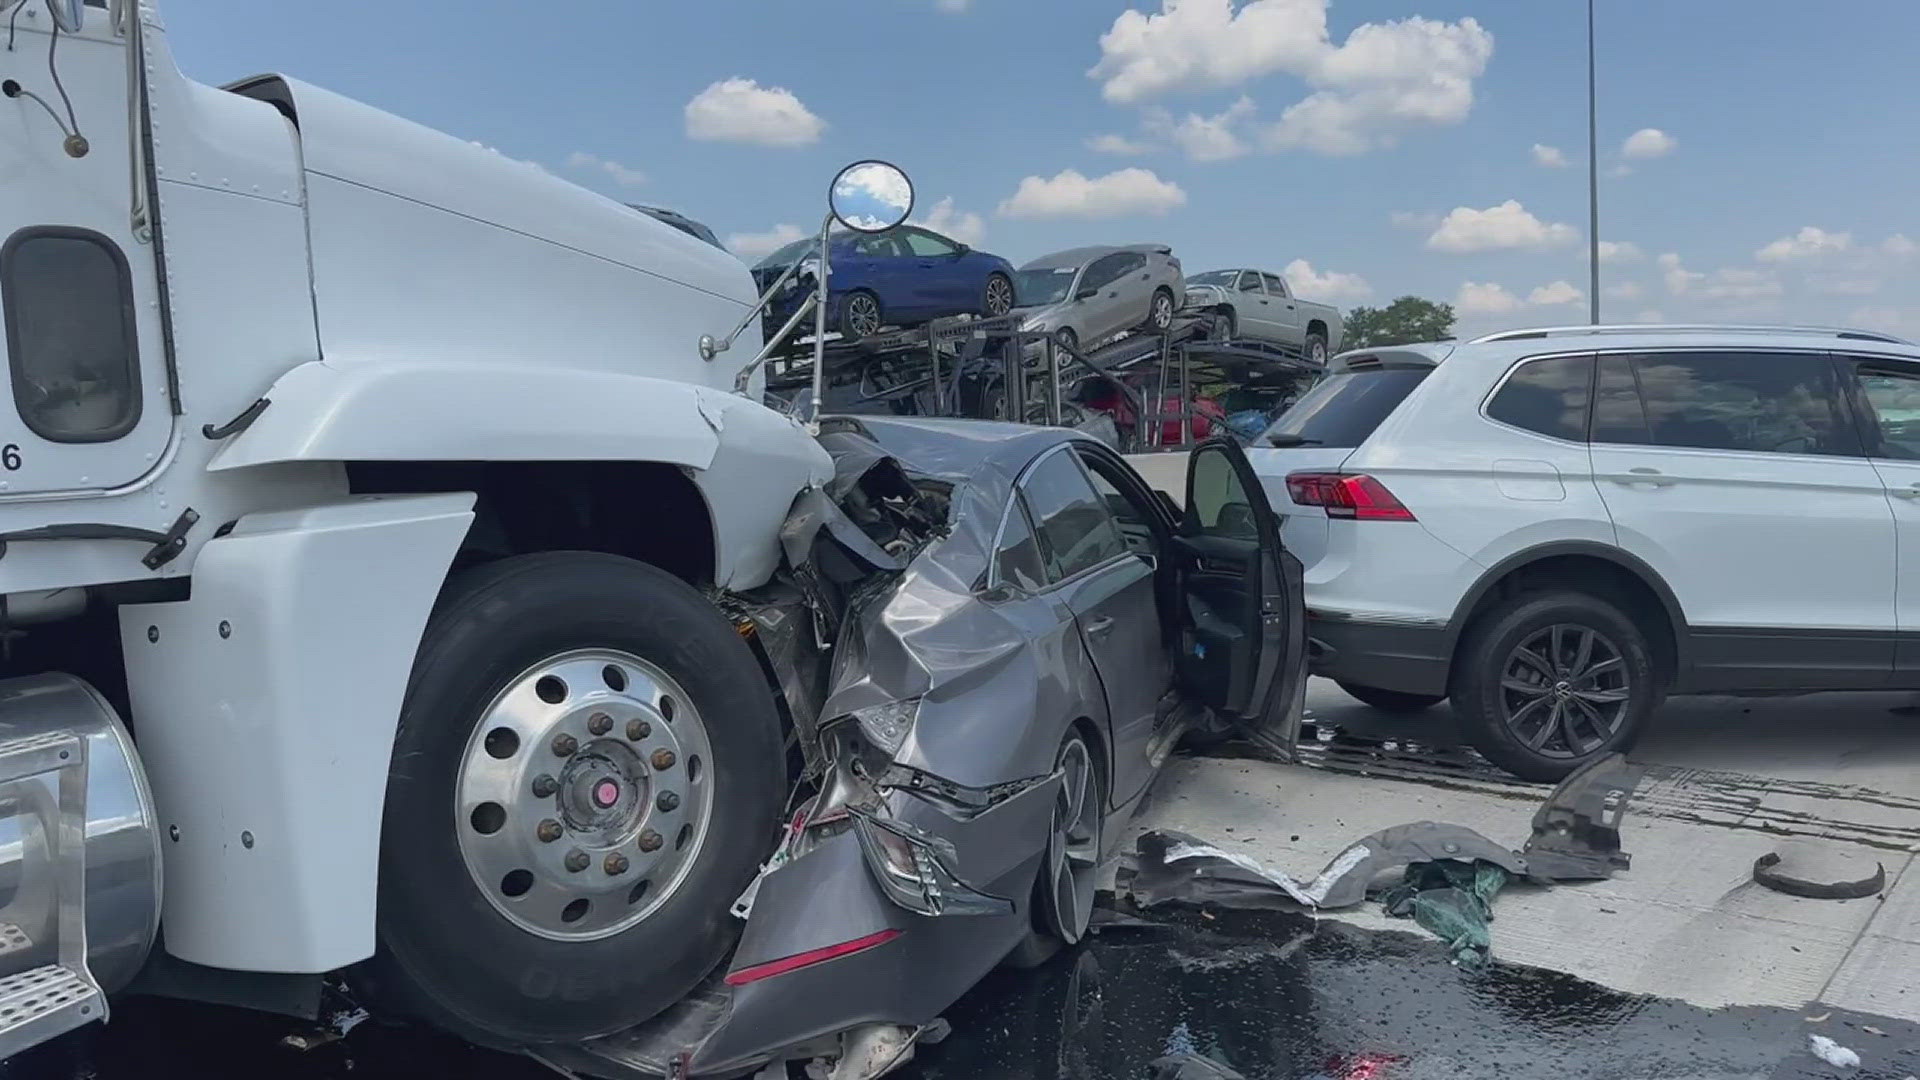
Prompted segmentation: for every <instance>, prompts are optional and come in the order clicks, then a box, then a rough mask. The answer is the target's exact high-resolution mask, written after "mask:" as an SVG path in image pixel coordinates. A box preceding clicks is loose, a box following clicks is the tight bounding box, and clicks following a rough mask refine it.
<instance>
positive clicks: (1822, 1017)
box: [1807, 1012, 1833, 1024]
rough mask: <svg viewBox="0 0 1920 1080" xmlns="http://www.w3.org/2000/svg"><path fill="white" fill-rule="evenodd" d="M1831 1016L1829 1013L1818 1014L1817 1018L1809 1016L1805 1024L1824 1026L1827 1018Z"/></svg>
mask: <svg viewBox="0 0 1920 1080" xmlns="http://www.w3.org/2000/svg"><path fill="white" fill-rule="evenodd" d="M1832 1015H1833V1014H1832V1013H1830V1012H1823V1013H1821V1014H1820V1015H1819V1016H1809V1017H1807V1023H1809V1024H1824V1023H1826V1022H1827V1017H1829V1016H1832Z"/></svg>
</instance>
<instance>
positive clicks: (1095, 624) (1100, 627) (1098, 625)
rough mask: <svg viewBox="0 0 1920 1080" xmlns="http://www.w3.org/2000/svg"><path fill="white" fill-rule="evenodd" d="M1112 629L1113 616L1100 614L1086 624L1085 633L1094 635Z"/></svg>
mask: <svg viewBox="0 0 1920 1080" xmlns="http://www.w3.org/2000/svg"><path fill="white" fill-rule="evenodd" d="M1112 629H1113V616H1111V615H1102V616H1100V617H1099V618H1097V619H1095V620H1093V621H1092V622H1089V623H1088V624H1087V633H1089V634H1093V635H1095V636H1096V637H1097V636H1099V635H1101V634H1104V633H1106V632H1107V631H1109V630H1112Z"/></svg>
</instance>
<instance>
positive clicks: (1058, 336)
mask: <svg viewBox="0 0 1920 1080" xmlns="http://www.w3.org/2000/svg"><path fill="white" fill-rule="evenodd" d="M1053 340H1054V341H1056V342H1058V343H1060V344H1062V345H1065V346H1066V347H1067V348H1069V349H1078V348H1079V347H1080V335H1079V334H1076V333H1074V332H1073V327H1071V326H1063V327H1061V328H1060V329H1058V330H1055V331H1054V332H1053ZM1068 359H1069V360H1070V359H1072V358H1071V357H1069V358H1068Z"/></svg>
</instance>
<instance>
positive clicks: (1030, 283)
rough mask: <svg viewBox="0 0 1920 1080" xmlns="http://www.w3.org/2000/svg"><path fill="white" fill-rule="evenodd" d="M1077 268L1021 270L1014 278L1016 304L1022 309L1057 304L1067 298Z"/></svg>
mask: <svg viewBox="0 0 1920 1080" xmlns="http://www.w3.org/2000/svg"><path fill="white" fill-rule="evenodd" d="M1078 270H1079V267H1077V266H1055V267H1049V268H1047V269H1045V270H1021V271H1019V272H1018V273H1016V274H1014V276H1013V295H1014V302H1015V303H1017V304H1019V305H1020V306H1021V307H1039V306H1040V305H1041V304H1057V303H1059V302H1060V301H1062V300H1065V299H1066V298H1067V288H1068V286H1070V285H1072V284H1073V275H1074V273H1075V272H1076V271H1078Z"/></svg>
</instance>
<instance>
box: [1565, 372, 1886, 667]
mask: <svg viewBox="0 0 1920 1080" xmlns="http://www.w3.org/2000/svg"><path fill="white" fill-rule="evenodd" d="M1831 377H1832V368H1831V363H1830V362H1829V361H1828V359H1827V358H1826V357H1825V356H1823V355H1820V354H1799V353H1766V352H1757V351H1756V352H1749V353H1734V352H1708V351H1693V352H1674V353H1649V354H1639V355H1634V356H1631V357H1622V356H1619V355H1602V356H1601V358H1600V364H1599V371H1598V374H1597V376H1596V394H1595V400H1596V403H1597V404H1596V411H1595V414H1594V420H1593V435H1592V440H1593V441H1592V461H1593V476H1594V480H1595V483H1596V484H1597V485H1598V487H1599V489H1600V494H1601V498H1602V500H1603V502H1604V503H1605V504H1606V508H1607V512H1608V514H1609V516H1610V517H1611V518H1612V520H1613V524H1614V529H1615V533H1616V536H1617V538H1618V542H1619V544H1620V546H1621V547H1622V548H1623V549H1625V550H1626V551H1627V552H1629V553H1630V554H1633V555H1634V556H1636V557H1638V558H1640V559H1641V560H1642V561H1644V562H1645V563H1646V564H1647V565H1648V566H1650V567H1651V568H1652V569H1653V570H1654V571H1655V572H1656V573H1658V574H1659V575H1660V577H1661V578H1662V580H1663V581H1665V582H1666V584H1667V586H1668V587H1669V588H1670V589H1671V590H1672V591H1673V593H1674V596H1675V598H1676V599H1677V600H1678V602H1679V605H1680V608H1681V611H1682V612H1683V613H1684V616H1685V618H1686V620H1687V623H1688V625H1689V628H1690V639H1691V643H1692V648H1691V650H1690V651H1691V653H1692V655H1691V661H1692V665H1693V668H1694V671H1693V673H1692V675H1691V679H1692V680H1693V681H1694V682H1695V683H1696V684H1697V685H1696V686H1695V687H1694V688H1698V689H1761V688H1768V687H1805V686H1808V685H1818V686H1822V687H1825V688H1831V689H1841V688H1847V687H1870V686H1877V685H1884V684H1885V682H1886V681H1887V680H1888V678H1889V677H1890V672H1891V670H1892V663H1893V644H1892V642H1893V629H1894V600H1893V595H1892V590H1891V589H1889V588H1888V587H1887V583H1888V582H1890V581H1892V580H1893V578H1894V565H1895V552H1894V533H1895V530H1894V522H1893V515H1892V511H1891V510H1890V508H1889V507H1888V505H1887V502H1888V500H1887V498H1886V495H1885V492H1884V489H1883V487H1882V485H1881V482H1880V478H1879V475H1878V474H1877V473H1875V471H1874V469H1873V466H1872V465H1871V464H1869V463H1868V461H1867V460H1866V458H1865V457H1864V456H1860V454H1859V451H1858V448H1857V435H1856V434H1854V432H1853V424H1852V421H1851V418H1848V417H1839V416H1834V417H1832V418H1831V419H1830V418H1829V417H1828V410H1827V408H1826V407H1825V406H1824V405H1821V404H1818V403H1814V404H1807V402H1811V401H1813V398H1814V397H1816V396H1818V395H1815V394H1812V393H1811V392H1807V393H1803V391H1805V390H1806V388H1807V387H1811V386H1815V385H1816V384H1823V383H1825V381H1826V380H1829V379H1830V378H1831ZM1626 379H1631V380H1632V385H1633V386H1635V387H1637V389H1638V392H1639V397H1638V398H1630V397H1629V395H1628V394H1627V392H1626V391H1625V390H1624V389H1622V390H1621V391H1620V392H1618V393H1615V392H1613V390H1612V389H1611V388H1612V387H1614V386H1620V387H1623V388H1624V386H1625V385H1626V384H1625V383H1624V381H1623V380H1626ZM1620 402H1629V407H1631V403H1634V402H1637V403H1638V406H1639V408H1640V409H1641V410H1642V412H1643V413H1644V416H1628V417H1625V418H1624V419H1623V417H1622V415H1621V414H1620V413H1618V412H1617V411H1615V410H1617V409H1618V408H1619V403H1620ZM1834 440H1839V441H1840V442H1838V443H1836V442H1834ZM1847 440H1851V441H1852V442H1853V443H1854V444H1855V445H1854V446H1851V447H1849V446H1845V445H1842V444H1843V443H1844V442H1846V441H1847ZM1759 446H1766V447H1769V449H1767V450H1756V449H1754V447H1759ZM1789 446H1791V447H1792V449H1794V450H1798V451H1811V450H1816V449H1818V450H1821V451H1822V452H1783V450H1784V448H1786V447H1789ZM1834 449H1852V450H1853V451H1854V452H1853V453H1851V454H1841V453H1834V452H1831V451H1833V450H1834ZM1842 553H1844V554H1842Z"/></svg>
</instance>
